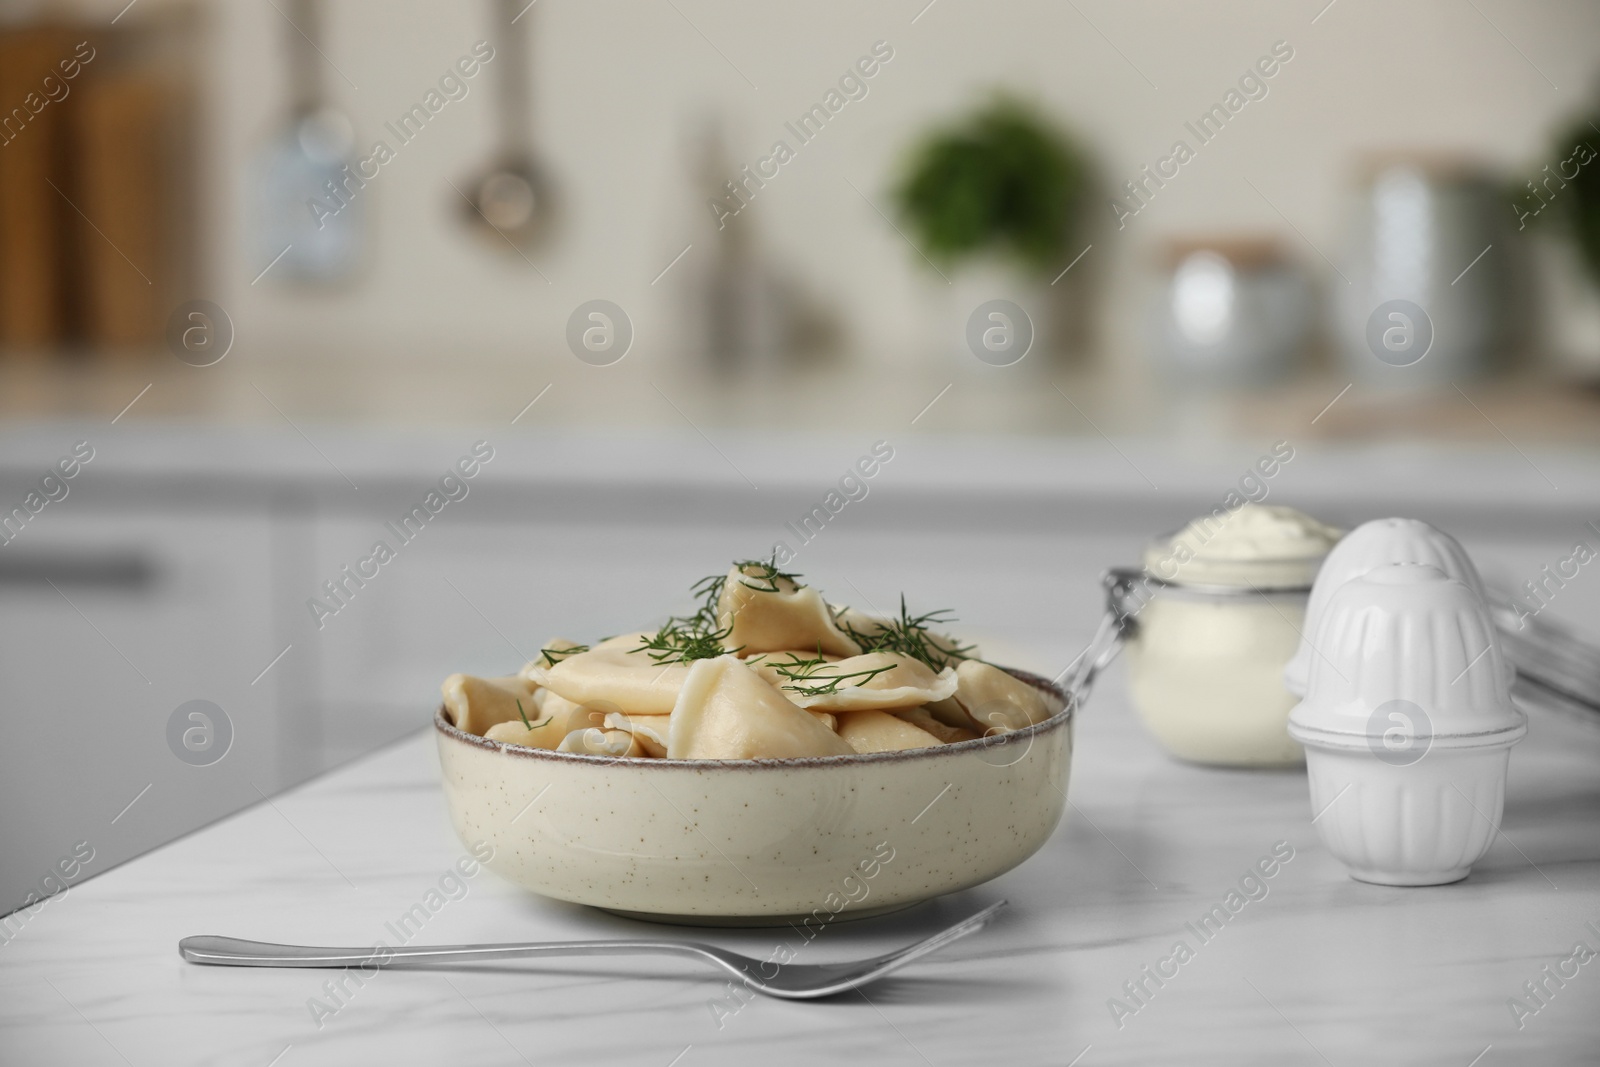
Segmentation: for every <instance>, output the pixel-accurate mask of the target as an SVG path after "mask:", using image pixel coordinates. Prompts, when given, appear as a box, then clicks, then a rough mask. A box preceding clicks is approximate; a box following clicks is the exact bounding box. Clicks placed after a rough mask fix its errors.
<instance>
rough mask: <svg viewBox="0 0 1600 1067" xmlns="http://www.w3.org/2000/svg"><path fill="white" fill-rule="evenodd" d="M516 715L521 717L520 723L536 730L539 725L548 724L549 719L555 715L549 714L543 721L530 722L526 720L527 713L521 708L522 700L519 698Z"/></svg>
mask: <svg viewBox="0 0 1600 1067" xmlns="http://www.w3.org/2000/svg"><path fill="white" fill-rule="evenodd" d="M517 716H518V717H519V718H520V719H522V725H523V726H525V727H527V728H528V729H530V730H537V729H538V728H539V727H541V726H548V725H550V719H553V718H555V716H554V715H552V716H550V718H548V719H545V721H544V722H534V723H530V722H529V721H528V713H527V712H525V711H523V710H522V701H521V700H518V701H517Z"/></svg>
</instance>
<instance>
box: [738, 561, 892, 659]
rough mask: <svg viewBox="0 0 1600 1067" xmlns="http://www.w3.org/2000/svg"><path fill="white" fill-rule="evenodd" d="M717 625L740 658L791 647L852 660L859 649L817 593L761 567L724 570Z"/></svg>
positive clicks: (746, 566) (756, 565)
mask: <svg viewBox="0 0 1600 1067" xmlns="http://www.w3.org/2000/svg"><path fill="white" fill-rule="evenodd" d="M717 626H718V627H720V628H722V629H725V630H728V631H729V632H728V636H727V637H725V638H724V639H723V644H724V645H725V646H726V647H728V648H733V649H738V650H739V652H740V654H742V655H746V656H748V655H751V654H753V653H757V652H782V651H784V650H786V649H791V648H803V649H807V650H808V651H809V652H810V654H811V655H813V656H814V655H816V654H817V653H818V652H819V651H820V652H824V653H827V654H829V655H835V656H854V655H858V654H859V653H860V652H861V646H860V645H858V644H856V643H855V642H854V641H852V640H851V639H850V637H849V635H848V634H846V633H845V632H844V631H843V630H840V629H839V627H838V626H837V625H835V624H834V621H833V613H832V612H831V611H829V610H828V605H827V602H826V601H824V600H823V599H822V596H821V594H819V593H818V592H817V591H816V590H815V589H812V588H811V587H809V586H804V585H798V584H796V583H795V582H794V580H793V579H790V578H785V577H784V576H783V575H781V574H775V575H773V576H772V577H771V578H768V577H766V575H765V573H764V571H763V568H762V566H761V565H760V564H751V563H747V564H745V565H744V566H743V567H742V568H741V567H737V566H736V567H734V568H732V569H731V570H729V571H728V576H727V578H726V580H725V581H724V582H723V586H722V595H721V596H720V597H719V598H718V600H717Z"/></svg>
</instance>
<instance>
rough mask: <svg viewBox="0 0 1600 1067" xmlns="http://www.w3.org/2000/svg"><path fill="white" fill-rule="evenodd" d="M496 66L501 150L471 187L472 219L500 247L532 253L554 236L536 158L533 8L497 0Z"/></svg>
mask: <svg viewBox="0 0 1600 1067" xmlns="http://www.w3.org/2000/svg"><path fill="white" fill-rule="evenodd" d="M492 7H493V14H492V18H493V22H492V26H493V35H494V43H495V57H496V62H495V66H496V67H497V68H498V70H497V76H498V79H499V82H498V89H499V94H500V102H499V115H498V118H499V120H500V149H499V152H498V153H497V155H496V156H495V158H494V160H493V161H492V162H491V163H490V164H489V166H488V167H487V168H486V169H485V170H484V171H483V173H481V174H480V175H479V176H478V177H476V178H475V179H473V180H472V181H471V183H470V184H469V185H468V187H467V190H466V194H467V197H468V199H469V200H470V201H471V203H470V205H469V206H464V210H465V211H466V217H467V220H468V221H469V222H470V223H471V224H472V225H473V227H474V228H475V229H476V230H477V231H478V232H479V233H481V234H483V235H484V236H486V237H487V238H489V239H490V240H491V241H493V242H494V243H495V244H497V245H500V246H502V247H503V246H504V244H505V242H506V241H509V242H511V244H512V245H514V246H515V247H517V248H518V249H526V248H530V247H532V246H533V245H535V244H537V243H538V241H539V240H540V239H541V238H542V237H544V236H545V235H546V233H547V232H548V231H549V224H550V221H551V202H550V197H551V188H550V182H549V180H548V178H547V177H546V176H545V171H544V169H543V168H542V167H541V166H540V165H539V162H538V160H537V159H535V157H534V153H533V142H532V133H531V130H532V116H531V111H530V100H531V92H532V86H531V82H530V79H529V75H528V53H529V48H528V42H527V34H526V32H525V27H524V26H520V25H518V24H517V23H518V22H519V21H530V22H531V21H532V13H531V10H530V9H531V7H532V5H531V4H526V3H524V2H522V0H493V3H492Z"/></svg>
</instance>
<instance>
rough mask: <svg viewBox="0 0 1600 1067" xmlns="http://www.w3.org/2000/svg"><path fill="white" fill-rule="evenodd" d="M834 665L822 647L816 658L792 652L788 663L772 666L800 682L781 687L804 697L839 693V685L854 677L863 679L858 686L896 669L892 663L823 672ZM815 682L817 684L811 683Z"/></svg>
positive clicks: (783, 674) (794, 680)
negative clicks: (825, 668) (825, 656)
mask: <svg viewBox="0 0 1600 1067" xmlns="http://www.w3.org/2000/svg"><path fill="white" fill-rule="evenodd" d="M832 666H833V664H832V663H830V662H829V661H827V660H825V659H823V658H822V650H821V649H820V648H819V649H818V650H817V655H816V658H815V659H802V658H801V656H800V654H799V653H798V652H791V653H789V661H788V662H787V663H773V664H772V668H773V669H774V670H775V671H777V672H778V673H779V674H780V675H782V676H783V677H785V678H787V679H789V681H790V682H798V683H800V684H798V685H787V684H786V685H783V686H780V687H779V688H782V689H787V690H789V691H791V692H794V693H798V694H800V695H801V696H803V697H816V696H824V695H827V694H830V693H837V692H838V691H839V686H840V685H841V684H843V683H845V682H848V681H850V680H851V679H852V678H859V679H861V681H860V682H857V683H856V684H857V685H858V686H860V685H866V684H867V683H868V682H870V681H871V680H872V679H874V678H876V677H877V676H878V675H880V674H882V673H883V672H885V671H892V670H894V664H892V663H891V664H889V665H888V666H886V667H870V668H868V669H866V670H861V671H846V672H844V673H843V674H827V675H825V674H822V673H821V671H822V668H824V667H832ZM813 682H815V683H816V684H809V683H813Z"/></svg>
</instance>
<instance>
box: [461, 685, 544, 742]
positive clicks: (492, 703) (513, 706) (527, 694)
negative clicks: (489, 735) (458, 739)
mask: <svg viewBox="0 0 1600 1067" xmlns="http://www.w3.org/2000/svg"><path fill="white" fill-rule="evenodd" d="M439 690H440V692H441V693H443V694H444V708H445V713H446V715H447V716H448V717H449V719H450V721H451V722H452V723H453V724H455V727H456V729H458V730H464V731H466V732H467V733H469V734H478V735H479V736H482V735H483V733H484V731H485V730H487V729H489V727H491V726H493V725H495V724H496V723H501V722H508V721H510V720H512V719H517V720H519V721H518V723H517V725H518V726H520V725H522V724H521V721H520V719H521V715H520V714H519V713H518V711H517V701H519V700H520V701H522V708H523V714H528V713H531V712H532V711H533V709H534V703H533V692H534V687H533V683H532V682H530V681H528V680H527V679H525V678H523V677H521V676H520V675H512V676H510V677H508V678H475V677H473V676H472V675H470V674H452V675H451V676H450V677H448V678H446V679H445V680H444V684H443V685H441V686H440V687H439Z"/></svg>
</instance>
